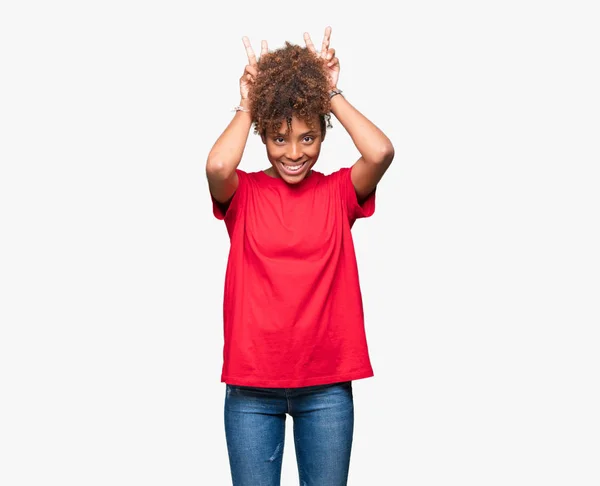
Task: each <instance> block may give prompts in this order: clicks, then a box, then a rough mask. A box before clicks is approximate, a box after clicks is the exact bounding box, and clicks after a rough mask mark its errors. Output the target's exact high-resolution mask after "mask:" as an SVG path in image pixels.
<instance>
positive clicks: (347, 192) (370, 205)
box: [338, 167, 377, 223]
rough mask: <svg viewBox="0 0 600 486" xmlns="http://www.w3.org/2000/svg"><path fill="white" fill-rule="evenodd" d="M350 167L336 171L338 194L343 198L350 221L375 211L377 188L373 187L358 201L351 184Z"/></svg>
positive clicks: (370, 214)
mask: <svg viewBox="0 0 600 486" xmlns="http://www.w3.org/2000/svg"><path fill="white" fill-rule="evenodd" d="M351 171H352V168H351V167H344V168H342V169H340V170H339V171H338V174H339V175H338V180H339V183H340V194H341V195H342V198H343V200H344V203H345V205H346V208H347V211H348V217H349V219H350V222H351V223H354V221H355V220H356V219H358V218H368V217H369V216H372V215H373V213H374V212H375V193H376V191H377V188H375V189H373V191H372V192H371V194H369V195H368V196H367V197H366V199H365V200H364V201H362V202H360V203H359V202H358V197H357V195H356V190H355V189H354V184H352V178H351Z"/></svg>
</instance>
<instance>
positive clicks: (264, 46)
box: [260, 40, 269, 59]
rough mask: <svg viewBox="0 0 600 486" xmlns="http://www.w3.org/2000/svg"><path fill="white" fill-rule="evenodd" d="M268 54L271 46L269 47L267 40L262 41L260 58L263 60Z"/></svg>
mask: <svg viewBox="0 0 600 486" xmlns="http://www.w3.org/2000/svg"><path fill="white" fill-rule="evenodd" d="M268 53H269V46H268V45H267V41H266V40H264V41H261V43H260V58H261V59H262V57H263V56H264V55H265V54H268Z"/></svg>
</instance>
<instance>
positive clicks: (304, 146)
mask: <svg viewBox="0 0 600 486" xmlns="http://www.w3.org/2000/svg"><path fill="white" fill-rule="evenodd" d="M314 127H315V128H312V129H311V128H310V127H309V126H308V125H307V124H306V123H305V122H304V121H302V120H300V119H298V118H296V116H293V117H292V126H291V130H290V131H289V132H288V127H287V123H286V122H285V121H284V122H282V124H281V126H280V127H279V131H278V132H276V133H274V132H267V134H266V135H263V136H262V137H261V138H262V141H263V143H264V144H265V145H266V146H267V155H268V157H269V161H270V162H271V165H272V166H273V167H272V168H271V169H270V170H269V171H268V172H270V175H271V176H273V177H280V178H281V179H283V180H284V181H285V182H287V183H288V184H297V183H298V182H300V181H301V180H302V179H304V178H305V177H306V176H307V175H308V174H309V172H310V169H311V168H312V166H313V165H315V163H316V162H317V159H318V158H319V153H320V152H321V142H322V141H323V140H322V137H321V129H320V123H319V117H318V116H315V119H314ZM286 132H288V133H286Z"/></svg>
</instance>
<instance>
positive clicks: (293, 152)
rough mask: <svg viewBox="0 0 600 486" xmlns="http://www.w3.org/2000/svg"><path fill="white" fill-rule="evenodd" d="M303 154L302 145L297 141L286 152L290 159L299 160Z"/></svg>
mask: <svg viewBox="0 0 600 486" xmlns="http://www.w3.org/2000/svg"><path fill="white" fill-rule="evenodd" d="M302 155H303V154H302V150H301V147H300V146H299V145H297V144H295V143H292V144H291V146H290V150H289V151H288V153H287V154H286V157H287V158H288V159H290V160H299V159H301V158H302Z"/></svg>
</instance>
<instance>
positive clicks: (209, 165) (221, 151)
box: [206, 100, 252, 178]
mask: <svg viewBox="0 0 600 486" xmlns="http://www.w3.org/2000/svg"><path fill="white" fill-rule="evenodd" d="M240 106H243V107H244V108H248V100H242V101H241V102H240ZM251 126H252V118H251V117H250V113H248V112H244V111H238V112H236V114H235V116H234V117H233V119H232V120H231V122H230V123H229V125H228V126H227V128H225V131H223V133H222V134H221V136H220V137H219V138H218V139H217V141H216V142H215V144H214V145H213V147H212V149H211V151H210V153H209V154H208V159H207V161H206V171H207V172H211V173H213V174H220V175H221V176H222V177H223V178H227V177H228V176H229V175H230V174H231V173H233V172H234V171H235V169H236V168H237V166H238V165H239V163H240V161H241V160H242V155H243V153H244V149H245V148H246V142H247V141H248V134H249V132H250V128H251Z"/></svg>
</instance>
